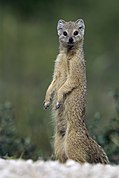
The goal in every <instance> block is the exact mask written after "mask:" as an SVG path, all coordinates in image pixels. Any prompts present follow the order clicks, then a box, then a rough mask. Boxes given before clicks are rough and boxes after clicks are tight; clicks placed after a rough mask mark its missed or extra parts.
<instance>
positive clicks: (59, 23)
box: [57, 19, 65, 35]
mask: <svg viewBox="0 0 119 178" xmlns="http://www.w3.org/2000/svg"><path fill="white" fill-rule="evenodd" d="M64 24H65V21H64V20H62V19H60V20H59V21H58V24H57V31H58V35H59V34H60V30H62V28H63V26H64Z"/></svg>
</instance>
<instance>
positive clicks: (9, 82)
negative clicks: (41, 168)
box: [0, 0, 119, 163]
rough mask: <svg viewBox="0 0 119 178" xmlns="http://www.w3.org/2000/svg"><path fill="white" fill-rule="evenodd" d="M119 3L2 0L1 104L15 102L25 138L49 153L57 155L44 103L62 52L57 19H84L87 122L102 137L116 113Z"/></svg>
mask: <svg viewBox="0 0 119 178" xmlns="http://www.w3.org/2000/svg"><path fill="white" fill-rule="evenodd" d="M118 7H119V1H118V0H110V1H108V0H105V1H103V0H100V1H94V0H90V1H89V0H75V1H73V0H69V1H68V0H64V1H62V0H61V1H56V0H51V1H48V0H44V1H43V0H36V1H33V0H29V1H28V0H27V1H23V0H17V1H15V0H9V1H8V0H1V1H0V103H1V104H3V103H6V102H10V103H12V105H13V108H14V114H15V119H14V123H15V126H16V129H17V131H18V133H19V135H20V136H21V137H20V138H26V137H27V136H28V137H29V138H30V139H31V140H32V141H31V142H32V143H33V144H35V145H36V147H37V148H39V150H40V153H42V155H45V157H49V156H50V155H51V154H52V148H51V147H52V145H51V143H50V141H51V140H52V135H53V124H52V119H51V115H50V111H44V110H43V107H42V103H43V100H44V96H45V92H46V89H47V86H48V85H49V83H50V81H51V78H52V73H53V65H54V60H55V58H56V55H57V53H58V37H57V32H56V25H57V20H58V19H60V18H62V19H65V20H67V21H68V20H76V19H77V18H83V19H84V21H85V24H86V33H85V44H84V48H85V58H86V64H87V78H88V97H87V126H88V127H89V130H90V133H91V134H92V135H96V136H95V137H96V139H97V140H99V139H98V138H99V136H101V135H102V133H104V134H105V132H106V131H108V130H109V129H110V130H111V129H112V124H111V121H112V118H115V117H116V114H115V102H114V99H113V94H112V93H113V91H115V88H117V87H119V50H118V47H119V10H118ZM97 117H98V118H99V119H98V121H96V122H97V124H95V120H96V118H97ZM91 126H92V129H90V128H91ZM117 126H118V124H117ZM116 133H117V135H118V132H116ZM104 134H103V136H104ZM99 142H100V141H99ZM100 143H101V144H102V142H100ZM105 143H106V142H105ZM114 144H115V143H114V142H113V143H112V145H113V146H112V145H109V147H110V148H111V147H112V150H113V147H114ZM103 146H104V148H105V149H106V150H107V148H106V147H105V145H103ZM107 146H108V145H107ZM111 155H112V153H111V152H110V159H111ZM111 161H112V162H115V163H117V162H116V161H114V160H112V159H111Z"/></svg>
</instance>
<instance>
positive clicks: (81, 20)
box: [75, 19, 85, 30]
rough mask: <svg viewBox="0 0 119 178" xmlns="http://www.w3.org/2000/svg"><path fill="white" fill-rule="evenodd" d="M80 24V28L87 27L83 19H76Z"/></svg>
mask: <svg viewBox="0 0 119 178" xmlns="http://www.w3.org/2000/svg"><path fill="white" fill-rule="evenodd" d="M75 23H76V24H77V25H78V26H79V29H83V30H84V29H85V24H84V21H83V19H78V20H76V22H75Z"/></svg>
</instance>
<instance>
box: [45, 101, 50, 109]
mask: <svg viewBox="0 0 119 178" xmlns="http://www.w3.org/2000/svg"><path fill="white" fill-rule="evenodd" d="M43 105H44V109H47V108H48V107H49V106H50V102H49V101H47V102H45V101H44V103H43Z"/></svg>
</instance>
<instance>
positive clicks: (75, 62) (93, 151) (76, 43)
mask: <svg viewBox="0 0 119 178" xmlns="http://www.w3.org/2000/svg"><path fill="white" fill-rule="evenodd" d="M57 30H58V35H59V43H60V47H59V54H58V56H57V58H56V61H55V68H54V75H53V80H52V82H51V84H50V86H49V87H48V90H47V92H46V97H45V101H44V107H45V109H47V108H48V107H49V106H50V104H51V103H52V113H53V116H54V118H55V122H56V123H55V125H56V126H55V136H54V151H55V155H56V157H57V159H58V160H59V161H60V162H62V163H64V162H65V161H66V160H67V159H73V160H75V161H78V162H80V163H84V162H89V163H103V164H107V163H109V161H108V158H107V156H106V154H105V152H104V151H103V149H102V148H101V147H100V146H99V145H98V144H97V143H96V142H95V141H94V140H93V139H92V138H91V137H90V136H89V133H88V131H87V128H86V125H85V107H86V66H85V60H84V53H83V41H84V30H85V25H84V21H83V20H82V19H78V20H77V21H76V22H72V21H69V22H65V21H64V20H59V21H58V25H57Z"/></svg>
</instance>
